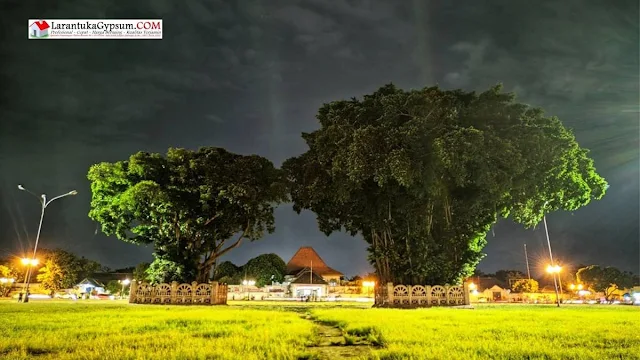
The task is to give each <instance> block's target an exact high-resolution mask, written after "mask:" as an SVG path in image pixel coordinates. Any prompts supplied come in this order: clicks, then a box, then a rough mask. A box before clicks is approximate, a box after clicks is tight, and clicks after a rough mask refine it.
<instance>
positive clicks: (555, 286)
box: [542, 200, 560, 307]
mask: <svg viewBox="0 0 640 360" xmlns="http://www.w3.org/2000/svg"><path fill="white" fill-rule="evenodd" d="M548 203H549V201H548V200H547V201H546V202H545V203H544V207H543V209H542V211H543V215H542V221H543V222H544V233H545V235H546V236H547V245H548V246H549V260H551V265H550V266H552V267H554V266H555V264H554V263H553V253H552V252H551V241H550V240H549V229H548V228H547V216H546V215H544V208H545V207H547V204H548ZM558 271H560V270H558ZM553 287H554V288H555V290H556V303H557V304H558V307H560V295H558V281H557V280H556V276H555V274H554V275H553Z"/></svg>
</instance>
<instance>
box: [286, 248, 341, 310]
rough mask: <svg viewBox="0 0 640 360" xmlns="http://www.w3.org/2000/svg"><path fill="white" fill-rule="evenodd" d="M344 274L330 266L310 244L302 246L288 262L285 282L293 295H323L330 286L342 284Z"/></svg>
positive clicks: (327, 291) (325, 294)
mask: <svg viewBox="0 0 640 360" xmlns="http://www.w3.org/2000/svg"><path fill="white" fill-rule="evenodd" d="M342 276H343V274H342V273H341V272H339V271H337V270H335V269H333V268H331V267H329V266H328V265H327V264H326V263H325V262H324V260H322V258H321V257H320V255H318V253H317V252H316V251H315V250H314V249H313V248H312V247H309V246H304V247H301V248H300V249H299V250H298V251H297V252H296V253H295V254H294V255H293V257H292V258H291V260H289V262H288V263H287V274H286V276H285V283H286V284H288V285H289V286H290V290H291V295H292V296H295V297H300V296H314V297H323V296H327V294H328V293H329V290H328V288H329V286H337V285H340V277H342Z"/></svg>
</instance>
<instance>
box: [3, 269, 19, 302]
mask: <svg viewBox="0 0 640 360" xmlns="http://www.w3.org/2000/svg"><path fill="white" fill-rule="evenodd" d="M0 279H4V282H0V297H5V296H8V295H9V293H10V292H11V287H12V286H13V284H14V282H15V281H16V274H15V273H14V271H13V270H12V269H11V268H10V267H8V266H5V265H0Z"/></svg>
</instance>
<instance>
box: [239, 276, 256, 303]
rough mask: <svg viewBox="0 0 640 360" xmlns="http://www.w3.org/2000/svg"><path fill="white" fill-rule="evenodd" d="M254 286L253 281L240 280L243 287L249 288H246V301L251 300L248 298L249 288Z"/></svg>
mask: <svg viewBox="0 0 640 360" xmlns="http://www.w3.org/2000/svg"><path fill="white" fill-rule="evenodd" d="M255 284H256V282H255V280H242V285H243V286H249V288H247V300H251V298H250V295H251V286H253V285H255Z"/></svg>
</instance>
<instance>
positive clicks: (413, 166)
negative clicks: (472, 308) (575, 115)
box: [283, 85, 607, 284]
mask: <svg viewBox="0 0 640 360" xmlns="http://www.w3.org/2000/svg"><path fill="white" fill-rule="evenodd" d="M514 99H515V96H514V95H513V94H506V93H503V92H502V91H501V87H500V86H496V87H494V88H491V89H489V90H487V91H485V92H483V93H480V94H476V93H466V92H463V91H460V90H455V91H444V90H441V89H439V88H437V87H431V88H425V89H421V90H412V91H403V90H401V89H398V88H396V87H395V86H393V85H387V86H384V87H382V88H380V89H379V90H378V91H376V92H375V93H373V94H371V95H366V96H364V98H363V99H362V100H359V99H351V100H348V101H334V102H331V103H328V104H325V105H323V106H322V107H321V108H320V110H319V111H318V115H317V118H318V120H319V122H320V126H321V128H320V129H319V130H316V131H314V132H312V133H304V134H303V135H302V137H303V138H304V140H305V141H306V143H307V145H308V146H309V150H308V151H307V152H305V153H304V154H302V155H300V156H298V157H295V158H291V159H289V160H287V161H286V162H285V163H284V165H283V169H284V170H285V171H286V173H287V179H288V183H289V188H290V193H291V197H292V200H293V202H294V209H295V210H296V211H298V212H300V211H301V210H303V209H309V210H312V211H314V212H315V213H316V215H317V219H318V225H319V227H320V230H321V231H323V232H324V233H325V234H327V235H328V234H330V233H331V232H333V231H339V230H346V231H348V232H349V233H351V234H352V235H355V234H358V233H359V234H361V236H362V237H363V238H364V240H365V241H366V242H367V243H369V245H370V247H369V253H370V256H369V260H370V262H371V263H372V264H373V265H374V267H375V269H376V272H377V274H378V275H379V277H380V279H381V281H382V282H386V281H393V282H396V283H407V284H446V283H459V282H460V281H461V280H462V279H463V278H464V277H467V276H469V275H471V274H472V273H473V270H474V268H475V266H476V265H477V263H478V262H479V261H480V260H481V259H482V257H483V254H482V248H483V247H484V245H485V243H486V239H485V236H486V233H487V232H488V230H489V229H490V227H491V226H492V225H493V224H494V223H495V222H496V221H497V219H498V218H499V217H507V216H511V217H512V218H513V220H515V221H517V222H519V223H521V224H524V225H525V226H526V227H532V226H534V225H535V224H537V223H538V222H539V221H540V220H541V219H542V217H543V215H544V214H545V213H548V212H551V211H555V210H559V209H563V210H570V211H571V210H576V209H578V208H580V207H581V206H584V205H587V204H588V203H589V202H590V201H591V200H592V199H600V198H601V197H602V196H603V195H604V193H605V189H606V187H607V183H606V182H605V180H604V179H603V178H602V177H600V176H599V175H598V174H597V173H596V172H595V168H594V166H593V161H592V160H591V159H590V158H589V157H588V156H587V153H588V152H587V150H585V149H582V148H580V146H579V145H578V143H577V142H576V140H575V137H574V136H573V134H572V133H571V131H570V130H568V129H566V128H564V126H563V125H562V123H561V122H560V120H558V119H557V118H555V117H545V116H544V115H543V112H542V110H540V109H534V108H529V107H528V106H526V105H523V104H519V103H516V102H515V101H514Z"/></svg>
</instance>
